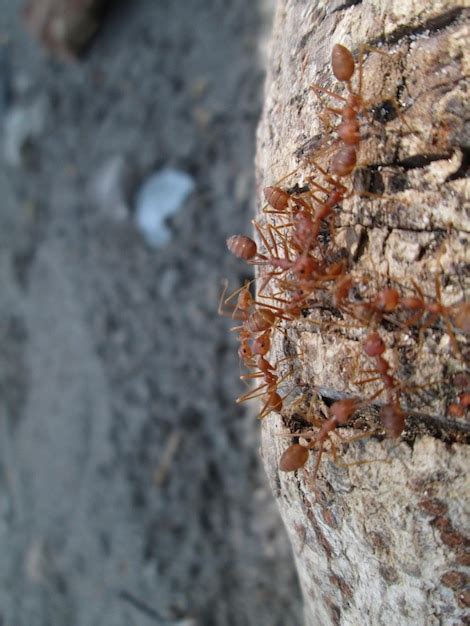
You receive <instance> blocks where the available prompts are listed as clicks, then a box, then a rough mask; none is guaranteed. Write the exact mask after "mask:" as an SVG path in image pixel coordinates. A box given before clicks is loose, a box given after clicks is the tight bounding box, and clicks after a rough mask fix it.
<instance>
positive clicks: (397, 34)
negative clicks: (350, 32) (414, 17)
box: [370, 6, 468, 45]
mask: <svg viewBox="0 0 470 626" xmlns="http://www.w3.org/2000/svg"><path fill="white" fill-rule="evenodd" d="M467 12H468V11H467V10H466V8H465V7H464V6H459V7H455V8H454V9H451V10H449V11H447V12H446V13H443V14H441V15H437V16H436V17H432V18H430V19H428V20H427V21H425V22H423V23H422V24H419V25H418V26H413V25H407V24H406V25H402V26H399V27H398V28H397V29H396V30H394V31H393V32H392V33H390V34H389V35H386V36H380V37H376V38H375V39H372V40H371V41H370V44H371V45H379V44H382V45H384V44H387V45H393V44H396V43H398V42H399V41H400V40H401V39H405V38H408V37H413V36H417V35H422V34H429V33H433V32H439V31H441V30H443V29H445V28H448V27H449V26H452V25H453V24H454V23H455V22H457V21H458V20H459V18H460V16H461V15H463V14H466V13H467Z"/></svg>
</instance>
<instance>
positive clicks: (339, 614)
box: [257, 0, 470, 626]
mask: <svg viewBox="0 0 470 626" xmlns="http://www.w3.org/2000/svg"><path fill="white" fill-rule="evenodd" d="M467 7H468V4H465V3H460V2H459V3H456V2H452V1H450V0H443V1H440V2H432V3H429V2H426V1H424V0H417V1H416V2H413V3H411V2H410V3H408V2H407V3H404V2H401V1H398V0H397V1H393V2H384V1H377V0H376V1H369V0H367V1H364V2H359V3H357V2H341V1H340V0H339V1H337V2H316V3H312V2H294V1H289V0H282V1H281V2H279V5H278V9H277V17H276V21H275V26H274V33H273V40H272V51H271V58H270V66H269V73H268V81H267V92H266V101H265V108H264V114H263V118H262V121H261V124H260V127H259V134H258V156H257V176H258V191H259V194H258V195H259V205H260V206H262V204H263V198H262V189H263V187H265V186H267V185H270V184H274V183H275V182H276V181H278V180H280V179H281V178H282V177H283V176H285V174H286V173H287V172H289V171H291V170H294V169H296V168H298V170H297V171H296V173H295V174H294V175H293V176H292V177H291V178H290V179H289V183H288V184H293V183H295V182H299V181H302V180H304V179H305V176H306V175H307V174H309V173H312V171H313V170H312V167H311V166H309V165H308V158H307V157H308V155H309V154H312V151H313V150H314V149H318V146H319V145H324V143H325V142H324V139H322V136H323V137H324V135H325V126H324V124H323V123H322V121H321V120H320V117H319V114H320V113H321V110H322V105H321V103H320V99H319V98H318V97H316V96H315V94H314V93H313V92H312V91H311V90H309V85H310V84H312V83H317V84H319V85H322V86H325V87H327V88H329V89H332V90H337V89H338V83H337V81H336V80H335V79H334V78H333V77H332V73H331V69H330V53H331V48H332V45H333V44H334V43H342V44H343V45H345V46H347V47H348V48H350V49H351V50H352V51H353V52H355V53H357V51H358V50H359V47H360V45H361V44H363V43H367V44H371V45H373V46H380V48H381V49H382V50H383V51H384V52H387V53H389V55H388V56H385V55H382V54H378V53H374V52H371V53H370V54H369V55H368V56H367V58H366V61H365V65H364V88H363V94H364V95H365V97H366V98H367V100H369V101H371V102H373V103H374V104H375V105H377V106H376V109H375V111H376V112H377V111H378V112H379V113H380V112H381V111H382V112H384V111H385V109H384V107H380V106H379V105H380V103H382V102H384V101H386V100H387V99H388V98H393V99H396V100H398V101H399V102H400V105H401V107H402V115H400V116H396V117H395V119H392V120H389V121H385V123H375V124H370V125H369V126H368V131H369V132H368V137H367V139H366V140H365V141H364V142H363V144H362V146H361V151H360V156H359V159H360V164H361V166H362V167H360V168H358V170H357V171H356V173H355V175H354V186H355V188H357V187H358V186H359V185H362V186H364V184H365V185H366V188H369V189H372V190H374V191H376V192H377V191H378V192H380V193H381V194H382V197H381V198H378V199H377V198H368V199H365V198H363V197H359V196H358V195H352V196H351V197H350V198H348V199H347V200H346V201H345V202H344V203H343V205H342V206H341V210H340V211H339V212H338V215H337V218H336V224H337V237H338V238H339V239H338V241H340V242H341V241H343V243H344V247H345V248H346V249H347V251H348V252H349V253H350V254H351V255H352V257H353V260H354V263H353V270H352V272H353V275H354V276H355V278H356V279H357V280H360V279H367V280H368V281H369V283H370V284H371V285H372V284H375V285H382V286H383V285H384V284H385V281H387V280H388V281H391V284H395V285H397V286H398V288H399V289H400V290H404V291H405V293H406V292H407V293H409V294H411V293H413V285H412V283H411V278H413V279H414V280H415V281H418V282H419V284H420V285H421V287H422V288H423V289H424V291H425V292H426V293H427V294H428V295H429V296H430V298H431V299H435V298H436V285H435V276H436V275H438V276H439V284H440V285H441V288H442V301H443V302H444V304H446V305H451V304H454V303H456V302H460V301H462V299H464V298H465V278H464V268H465V263H466V262H467V263H468V258H467V259H466V258H465V255H466V250H468V245H467V244H468V233H469V230H470V228H469V221H468V196H469V184H468V178H466V174H467V173H468V156H469V147H470V120H469V118H470V113H469V110H468V104H467V100H468V98H467V95H466V89H467V88H468V76H469V73H470V62H469V55H468V48H466V44H467V46H468V40H469V39H468V38H469V21H468V17H469V15H468V8H467ZM325 101H328V98H326V100H324V102H325ZM330 102H331V100H330ZM376 117H377V116H376ZM335 123H336V122H335ZM302 177H304V178H302ZM260 219H261V220H262V219H264V218H263V217H261V218H260ZM312 316H313V313H312V312H310V315H309V317H308V318H307V319H305V320H303V321H301V322H292V323H289V324H286V330H285V333H286V334H285V335H282V334H280V333H278V334H277V337H278V338H281V339H282V340H281V339H279V340H278V345H277V352H278V354H279V356H280V357H282V356H284V355H289V354H290V355H292V354H293V352H296V353H297V354H301V356H300V357H299V359H298V362H296V364H295V365H292V366H291V367H292V369H293V371H294V375H293V376H292V377H291V379H290V382H289V383H288V384H287V389H290V390H291V395H290V397H291V398H295V396H296V393H297V392H298V390H299V389H302V390H304V389H306V388H307V387H308V388H309V390H310V391H314V392H319V396H320V397H319V400H318V403H319V404H317V405H315V411H319V412H321V411H322V406H321V405H322V402H323V401H325V400H326V401H327V402H328V400H331V399H333V398H338V397H344V396H351V395H357V394H358V393H359V394H360V395H364V389H363V388H362V387H360V386H357V385H354V382H353V381H354V380H356V381H357V380H358V378H360V377H361V375H360V374H359V375H358V374H357V372H358V370H360V369H363V368H366V367H367V365H369V368H370V364H367V362H366V361H365V360H363V359H362V356H361V350H360V340H361V338H362V337H363V336H364V333H365V332H366V329H364V328H353V327H352V326H353V325H350V327H348V326H346V327H343V326H340V325H339V324H335V323H332V324H330V326H329V327H328V330H326V326H325V324H324V318H323V325H322V326H318V325H315V324H312ZM440 326H443V325H442V324H441V325H437V326H436V327H433V328H432V329H428V331H427V332H426V337H425V342H424V345H423V347H422V349H421V350H420V351H418V349H417V341H418V340H417V337H416V336H415V337H411V336H410V334H409V333H406V332H401V333H397V332H396V329H395V330H393V329H391V330H390V331H389V332H388V333H387V329H382V332H383V333H385V336H387V339H388V345H393V346H394V347H395V350H394V351H393V352H392V351H391V350H390V351H389V352H388V353H387V354H388V355H389V358H390V360H391V361H393V362H394V363H395V365H396V367H397V372H398V373H399V376H400V378H401V379H402V380H405V381H406V382H407V383H408V384H413V385H424V384H429V383H430V381H438V382H439V384H434V385H432V386H428V387H426V388H423V389H422V390H420V391H419V392H416V393H409V394H407V396H406V401H407V407H406V408H407V410H408V411H409V416H408V419H407V428H406V431H405V433H404V436H403V437H402V439H401V441H400V442H399V444H398V445H397V446H395V447H394V446H393V445H391V444H390V442H388V441H383V440H381V439H380V437H378V436H376V437H369V438H364V439H362V440H360V441H356V442H354V443H352V444H350V445H349V446H347V448H348V449H347V450H342V454H341V458H340V461H341V463H349V464H350V463H354V462H355V461H365V460H368V459H369V460H370V459H384V458H386V459H387V461H386V462H373V463H364V464H355V465H350V466H348V467H342V466H341V465H340V464H339V463H333V461H332V457H331V455H330V454H326V455H325V458H324V461H323V462H322V465H321V466H320V471H319V475H318V478H317V480H316V483H315V485H312V481H311V469H312V467H313V464H314V461H315V459H314V457H315V455H314V454H312V455H311V457H312V458H311V460H310V461H309V463H308V464H307V466H306V469H305V470H302V471H298V472H296V473H291V474H282V473H280V472H279V470H278V462H279V457H280V455H281V453H282V451H283V450H284V449H285V448H286V445H287V444H286V441H289V439H288V438H287V439H286V438H283V437H281V436H279V434H286V433H287V435H288V434H289V432H293V431H294V430H295V417H296V414H295V411H294V410H291V411H290V412H289V411H288V410H287V411H284V412H283V415H282V416H281V415H278V414H275V413H272V414H271V415H270V417H269V418H268V419H266V420H264V423H263V447H262V455H263V458H264V463H265V467H266V470H267V473H268V476H269V479H270V482H271V485H272V488H273V491H274V493H275V496H276V498H277V500H278V504H279V508H280V510H281V513H282V516H283V518H284V522H285V524H286V527H287V529H288V532H289V534H290V538H291V541H292V545H293V549H294V553H295V557H296V561H297V565H298V571H299V576H300V579H301V584H302V588H303V593H304V598H305V614H306V623H307V624H311V625H314V624H315V625H318V624H322V626H325V625H328V624H347V625H348V626H352V625H356V624H357V625H361V626H362V625H364V624H384V625H385V624H387V625H390V624H400V625H402V624H413V625H420V624H422V625H423V626H424V625H426V626H429V625H434V624H436V625H437V624H446V625H450V624H461V623H467V622H466V621H465V619H466V617H465V616H467V619H468V613H467V612H466V607H467V606H468V605H469V603H470V591H469V590H468V587H466V584H467V581H468V578H467V575H468V569H466V567H467V566H468V564H469V561H470V555H469V554H468V552H466V550H468V545H469V540H468V537H467V536H466V535H465V527H466V525H468V482H467V480H466V476H465V467H466V466H468V460H469V450H468V445H467V442H468V427H469V425H468V422H467V421H465V419H464V418H462V419H460V420H459V419H450V418H449V417H448V416H446V413H447V407H448V405H449V403H450V402H451V401H452V399H453V398H455V396H456V394H458V389H456V388H455V387H454V385H453V381H455V373H456V372H459V371H461V370H462V369H463V365H462V359H459V358H456V355H455V354H454V353H453V350H452V347H451V345H450V338H449V334H448V333H447V332H445V328H444V330H442V328H441V327H440ZM286 337H287V339H286ZM459 341H460V342H461V343H463V340H462V337H459ZM464 350H465V348H464ZM398 355H399V358H398ZM291 362H292V361H289V363H291ZM289 385H290V387H289ZM377 389H378V387H377ZM369 390H371V392H372V393H373V391H374V387H370V388H368V391H369ZM301 401H302V398H301V399H300V400H299V401H298V402H301ZM291 402H293V403H294V404H295V402H296V401H295V400H292V401H291ZM286 404H288V403H286ZM296 406H300V405H299V404H297V405H296ZM374 419H375V417H374V408H371V409H370V411H369V414H368V415H364V416H361V424H366V425H367V424H370V423H372V424H373V423H374ZM361 424H359V423H358V422H356V423H355V424H354V426H356V427H359V426H360V425H361ZM350 432H351V433H352V434H354V430H353V429H351V431H350ZM309 470H310V472H309Z"/></svg>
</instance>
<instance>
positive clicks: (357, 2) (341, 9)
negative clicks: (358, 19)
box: [331, 0, 362, 14]
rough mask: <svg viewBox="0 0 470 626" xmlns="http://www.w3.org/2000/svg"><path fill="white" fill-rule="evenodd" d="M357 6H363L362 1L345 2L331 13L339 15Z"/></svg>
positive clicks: (350, 0) (351, 0)
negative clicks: (340, 12)
mask: <svg viewBox="0 0 470 626" xmlns="http://www.w3.org/2000/svg"><path fill="white" fill-rule="evenodd" d="M357 4H362V0H345V2H343V4H340V6H339V7H336V8H335V9H333V11H331V14H333V13H338V12H339V11H344V9H349V7H353V6H356V5H357Z"/></svg>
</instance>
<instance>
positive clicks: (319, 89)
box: [310, 83, 348, 111]
mask: <svg viewBox="0 0 470 626" xmlns="http://www.w3.org/2000/svg"><path fill="white" fill-rule="evenodd" d="M310 89H311V90H312V91H316V92H319V93H326V95H327V96H331V97H332V98H336V99H337V100H341V101H342V102H346V103H347V101H348V100H347V98H345V97H344V96H340V95H339V93H336V92H334V91H331V90H330V89H325V88H324V87H321V86H320V85H316V84H315V83H312V84H311V85H310ZM332 110H333V111H334V109H332Z"/></svg>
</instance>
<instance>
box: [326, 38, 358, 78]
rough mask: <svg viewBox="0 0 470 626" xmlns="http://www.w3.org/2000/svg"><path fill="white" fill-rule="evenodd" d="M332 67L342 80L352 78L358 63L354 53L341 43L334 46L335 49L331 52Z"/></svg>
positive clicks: (337, 76)
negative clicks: (355, 61)
mask: <svg viewBox="0 0 470 626" xmlns="http://www.w3.org/2000/svg"><path fill="white" fill-rule="evenodd" d="M331 67H332V69H333V74H334V75H335V77H336V78H337V80H340V81H342V82H347V81H349V80H351V78H352V76H353V74H354V69H355V67H356V65H355V63H354V58H353V55H352V54H351V52H350V51H349V50H348V49H347V48H345V46H342V45H341V44H340V43H337V44H335V45H334V46H333V50H332V52H331Z"/></svg>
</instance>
